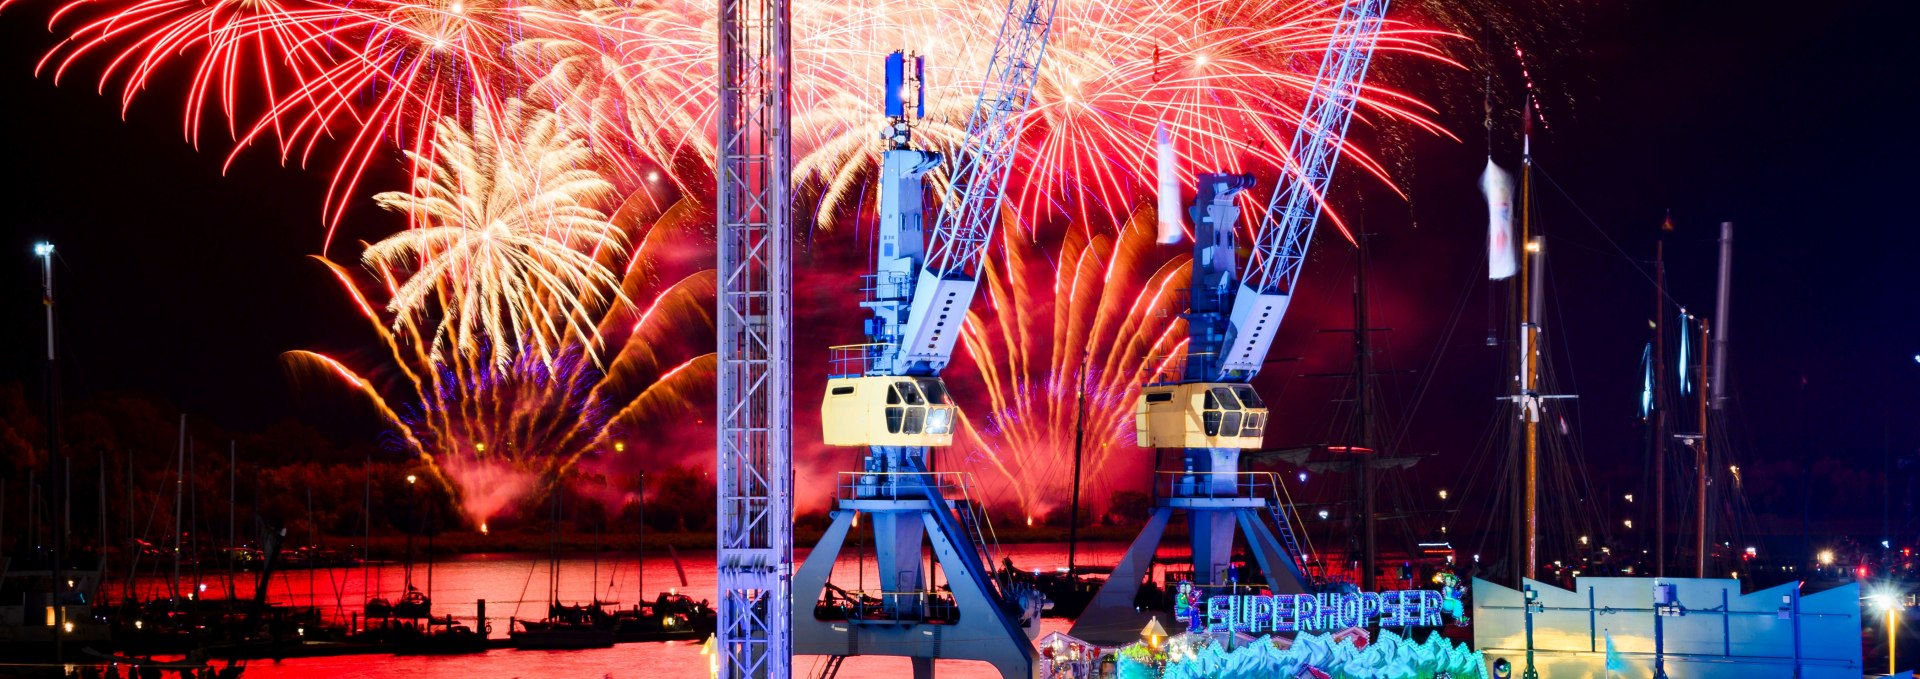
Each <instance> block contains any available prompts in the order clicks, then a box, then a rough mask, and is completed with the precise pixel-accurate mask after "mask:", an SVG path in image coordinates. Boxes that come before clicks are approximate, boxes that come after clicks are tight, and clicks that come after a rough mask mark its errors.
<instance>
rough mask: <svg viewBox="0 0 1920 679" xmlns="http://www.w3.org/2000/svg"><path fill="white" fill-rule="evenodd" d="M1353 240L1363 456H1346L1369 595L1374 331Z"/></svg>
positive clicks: (1363, 247)
mask: <svg viewBox="0 0 1920 679" xmlns="http://www.w3.org/2000/svg"><path fill="white" fill-rule="evenodd" d="M1354 240H1355V243H1356V246H1357V247H1358V250H1359V252H1358V255H1357V260H1356V262H1355V265H1354V273H1353V408H1354V410H1353V415H1354V426H1355V428H1356V429H1357V430H1358V431H1357V432H1356V434H1358V435H1357V436H1355V437H1354V440H1353V443H1354V446H1355V447H1357V448H1359V449H1360V450H1362V451H1365V452H1363V453H1356V451H1349V453H1350V454H1352V455H1351V456H1352V458H1353V461H1354V464H1356V465H1358V466H1359V470H1358V473H1357V474H1355V475H1354V479H1355V483H1356V484H1357V485H1359V491H1360V517H1359V518H1360V534H1361V538H1360V567H1361V570H1360V583H1361V584H1360V588H1361V589H1362V590H1363V591H1368V592H1371V591H1374V589H1375V587H1374V580H1375V579H1376V578H1377V577H1378V574H1379V571H1380V566H1379V563H1378V562H1379V554H1380V552H1379V543H1378V540H1377V535H1376V532H1375V525H1374V493H1373V458H1374V457H1376V456H1378V455H1379V451H1378V450H1377V449H1375V448H1374V440H1373V402H1372V398H1371V396H1369V392H1368V389H1367V380H1369V379H1371V378H1372V377H1373V344H1372V341H1371V338H1370V337H1369V334H1370V333H1372V332H1373V328H1372V327H1371V326H1370V325H1369V323H1368V320H1367V235H1366V233H1364V232H1361V233H1356V234H1355V239H1354Z"/></svg>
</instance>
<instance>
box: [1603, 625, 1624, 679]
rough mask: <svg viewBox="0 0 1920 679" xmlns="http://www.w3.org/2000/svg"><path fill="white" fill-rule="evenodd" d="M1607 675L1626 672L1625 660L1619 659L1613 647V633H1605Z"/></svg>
mask: <svg viewBox="0 0 1920 679" xmlns="http://www.w3.org/2000/svg"><path fill="white" fill-rule="evenodd" d="M1606 634H1607V673H1608V674H1612V673H1614V672H1626V671H1627V659H1626V658H1622V657H1620V651H1619V650H1618V649H1615V648H1614V647H1613V631H1612V630H1608V631H1607V633H1606Z"/></svg>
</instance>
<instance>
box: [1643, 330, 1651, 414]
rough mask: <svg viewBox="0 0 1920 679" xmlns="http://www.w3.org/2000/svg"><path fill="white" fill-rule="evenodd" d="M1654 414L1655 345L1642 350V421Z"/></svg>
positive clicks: (1649, 344) (1648, 344)
mask: <svg viewBox="0 0 1920 679" xmlns="http://www.w3.org/2000/svg"><path fill="white" fill-rule="evenodd" d="M1651 414H1653V343H1652V342H1648V343H1647V347H1646V348H1645V349H1642V350H1640V419H1643V420H1644V419H1646V418H1647V416H1648V415H1651Z"/></svg>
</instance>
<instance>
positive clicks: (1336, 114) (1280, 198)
mask: <svg viewBox="0 0 1920 679" xmlns="http://www.w3.org/2000/svg"><path fill="white" fill-rule="evenodd" d="M1388 4H1389V2H1388V0H1347V1H1346V2H1345V3H1344V6H1343V7H1341V10H1340V19H1339V23H1338V25H1337V26H1336V28H1335V30H1334V36H1333V39H1332V41H1331V42H1330V44H1329V45H1328V48H1327V52H1326V55H1325V56H1324V57H1322V58H1321V62H1320V71H1319V74H1318V75H1317V76H1316V77H1315V78H1314V83H1313V89H1312V90H1311V92H1310V93H1309V96H1308V99H1307V102H1306V104H1305V105H1304V106H1302V107H1301V120H1300V127H1299V129H1297V130H1295V131H1294V137H1293V144H1292V145H1291V146H1290V147H1288V148H1289V151H1290V153H1289V156H1288V167H1287V168H1286V171H1285V172H1283V173H1282V174H1281V177H1280V180H1279V182H1278V184H1277V185H1276V186H1275V187H1274V192H1273V196H1272V197H1271V198H1270V200H1269V201H1268V203H1267V209H1266V211H1265V212H1264V213H1262V216H1261V223H1260V225H1259V227H1258V228H1256V229H1255V236H1254V247H1253V253H1252V257H1251V260H1250V261H1249V262H1248V266H1247V269H1246V272H1245V274H1244V275H1243V276H1242V278H1241V279H1240V280H1241V284H1240V286H1239V287H1238V289H1236V290H1235V291H1234V295H1233V302H1232V304H1231V308H1232V313H1231V315H1230V316H1229V320H1228V323H1227V332H1226V335H1227V336H1226V337H1225V338H1224V342H1223V343H1222V344H1221V345H1220V346H1214V347H1205V346H1194V345H1189V356H1192V355H1193V354H1194V352H1198V351H1218V352H1221V355H1222V357H1223V358H1222V361H1221V364H1220V374H1219V375H1218V379H1228V378H1230V377H1231V378H1237V379H1240V380H1242V381H1244V380H1250V379H1252V376H1253V375H1254V374H1257V373H1258V372H1259V370H1260V365H1261V363H1263V362H1264V361H1265V359H1266V355H1267V349H1268V348H1269V347H1270V346H1271V345H1272V343H1273V336H1274V332H1275V331H1276V330H1278V328H1279V325H1280V321H1281V320H1282V318H1283V317H1284V316H1285V315H1286V310H1287V303H1288V301H1289V299H1290V298H1291V297H1292V296H1293V291H1294V285H1295V284H1296V283H1297V282H1298V281H1299V279H1300V272H1301V270H1302V269H1303V267H1304V265H1305V264H1306V257H1307V248H1308V247H1309V246H1311V245H1312V241H1313V231H1314V227H1315V226H1316V225H1318V223H1319V221H1320V214H1321V212H1322V211H1323V207H1324V205H1325V197H1326V190H1327V185H1328V183H1329V181H1331V180H1332V178H1333V171H1334V168H1335V167H1336V166H1337V165H1338V164H1339V162H1340V154H1341V151H1342V149H1344V148H1345V144H1346V135H1347V126H1348V124H1349V123H1351V122H1352V120H1353V111H1354V108H1355V107H1356V106H1358V105H1359V102H1360V93H1361V90H1362V88H1363V83H1364V82H1365V80H1366V76H1367V66H1368V64H1369V63H1370V62H1371V61H1372V59H1373V49H1374V46H1375V45H1377V44H1378V43H1379V39H1380V30H1381V29H1382V27H1383V26H1384V25H1385V21H1386V14H1387V6H1388ZM1223 306H1225V305H1223Z"/></svg>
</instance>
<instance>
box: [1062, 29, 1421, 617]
mask: <svg viewBox="0 0 1920 679" xmlns="http://www.w3.org/2000/svg"><path fill="white" fill-rule="evenodd" d="M1340 2H1341V7H1340V16H1339V19H1338V24H1337V25H1336V27H1335V29H1334V35H1333V38H1332V41H1331V42H1330V43H1329V45H1328V48H1327V52H1326V54H1325V55H1324V56H1323V57H1322V59H1321V62H1320V70H1319V73H1318V75H1316V76H1315V79H1314V83H1313V89H1312V90H1311V92H1309V94H1308V98H1307V101H1306V103H1305V105H1304V106H1303V107H1302V108H1301V112H1302V115H1301V123H1300V127H1299V129H1298V130H1296V131H1295V133H1294V137H1293V143H1292V145H1291V146H1289V147H1288V149H1287V151H1288V153H1287V156H1286V158H1287V163H1288V166H1287V167H1285V168H1282V170H1283V171H1282V172H1281V175H1280V179H1279V181H1278V184H1277V186H1276V187H1275V188H1274V192H1273V195H1272V196H1271V197H1270V199H1269V202H1268V204H1267V207H1266V210H1265V211H1264V212H1263V213H1261V215H1260V221H1259V224H1258V226H1257V228H1255V229H1254V243H1253V248H1252V252H1251V257H1250V258H1249V260H1248V261H1247V262H1246V263H1245V266H1244V268H1243V267H1242V266H1241V263H1240V262H1239V261H1238V252H1237V246H1238V244H1237V242H1236V241H1237V233H1236V231H1235V228H1236V223H1237V222H1238V220H1239V217H1240V209H1239V207H1238V206H1237V205H1236V204H1235V200H1236V196H1237V195H1238V194H1239V193H1240V192H1242V191H1244V190H1246V189H1248V188H1250V187H1252V186H1253V184H1254V179H1253V177H1252V176H1251V175H1232V174H1202V175H1200V177H1198V181H1197V182H1196V183H1197V185H1198V188H1199V192H1198V195H1197V196H1196V198H1195V200H1194V203H1193V205H1192V206H1191V207H1190V208H1189V210H1188V215H1189V217H1190V218H1191V219H1192V220H1193V227H1194V229H1193V230H1194V249H1193V267H1192V276H1193V279H1192V285H1191V301H1190V303H1189V305H1188V311H1187V313H1186V314H1185V317H1186V319H1187V329H1188V344H1187V350H1186V356H1185V362H1184V365H1183V367H1182V369H1181V371H1180V374H1179V376H1178V377H1177V378H1175V379H1172V380H1167V381H1161V382H1156V383H1153V384H1148V385H1145V386H1144V387H1142V389H1141V394H1140V398H1139V401H1138V402H1137V403H1136V404H1135V409H1134V412H1135V433H1136V436H1137V441H1136V442H1137V443H1138V444H1139V445H1140V446H1141V447H1146V448H1156V449H1158V448H1179V449H1182V450H1183V455H1182V463H1183V467H1184V468H1183V469H1182V470H1180V471H1174V472H1162V473H1157V474H1156V479H1155V481H1154V483H1155V494H1156V496H1157V501H1156V505H1155V508H1154V511H1153V514H1152V516H1151V517H1150V518H1149V519H1148V522H1147V525H1146V527H1145V528H1143V529H1142V530H1141V532H1140V535H1139V537H1137V538H1135V540H1134V542H1133V544H1132V545H1131V546H1130V547H1129V548H1128V549H1127V552H1126V554H1125V555H1124V556H1123V557H1122V558H1121V561H1120V563H1119V565H1118V566H1116V567H1115V568H1114V571H1113V573H1112V575H1110V576H1109V577H1108V578H1107V581H1106V583H1105V584H1104V585H1102V586H1101V588H1100V590H1099V591H1098V592H1096V593H1095V594H1094V598H1093V600H1092V601H1091V602H1089V604H1088V606H1087V609H1086V611H1085V612H1084V613H1083V614H1082V615H1081V617H1080V618H1079V620H1078V621H1076V624H1075V625H1074V628H1073V632H1072V634H1073V635H1074V636H1076V637H1079V638H1081V639H1085V640H1087V641H1091V642H1094V643H1115V644H1117V643H1124V642H1127V641H1130V640H1132V639H1133V638H1135V637H1138V636H1139V632H1138V630H1139V629H1140V626H1141V623H1143V622H1144V617H1145V615H1146V614H1144V613H1141V612H1139V610H1138V609H1137V608H1136V607H1135V605H1134V600H1135V597H1136V596H1137V594H1138V592H1139V589H1140V584H1141V582H1142V581H1143V580H1144V579H1145V578H1146V576H1147V574H1148V573H1150V572H1151V569H1152V563H1153V554H1154V551H1155V549H1156V548H1157V547H1158V546H1159V543H1160V538H1161V536H1162V534H1164V532H1165V530H1166V527H1167V523H1168V521H1169V520H1170V518H1171V516H1172V514H1173V513H1174V512H1176V511H1180V512H1185V513H1186V514H1187V517H1188V526H1189V531H1188V532H1189V535H1190V540H1191V541H1192V548H1193V555H1192V566H1193V575H1192V577H1193V586H1194V587H1195V588H1196V589H1197V590H1199V591H1203V592H1204V591H1207V590H1208V589H1214V590H1216V591H1217V590H1219V589H1222V588H1225V587H1229V586H1231V585H1232V582H1233V580H1232V577H1231V576H1230V574H1229V573H1228V569H1229V568H1230V567H1231V565H1232V564H1231V558H1232V550H1233V544H1234V537H1235V532H1236V529H1238V530H1239V531H1244V532H1245V534H1246V536H1247V543H1248V546H1249V547H1250V551H1251V552H1252V554H1253V556H1254V559H1255V560H1256V561H1257V562H1258V563H1259V565H1260V570H1261V572H1262V573H1263V574H1264V575H1265V576H1266V579H1267V586H1268V588H1269V589H1271V590H1272V591H1274V592H1275V593H1282V594H1290V593H1302V592H1305V591H1306V588H1307V586H1308V585H1309V581H1308V579H1307V577H1306V575H1305V569H1304V566H1305V560H1304V557H1303V550H1301V548H1300V545H1299V542H1298V541H1297V540H1296V539H1295V536H1294V531H1293V528H1292V520H1291V518H1290V516H1289V514H1290V512H1291V507H1290V503H1289V502H1287V501H1285V500H1284V499H1283V496H1282V493H1283V492H1284V488H1282V487H1281V486H1280V484H1279V483H1278V481H1277V480H1275V479H1274V478H1273V477H1272V476H1271V475H1266V474H1248V473H1242V472H1241V471H1240V452H1241V451H1242V450H1246V449H1250V448H1258V447H1259V446H1260V445H1261V438H1262V436H1263V434H1264V433H1265V428H1266V424H1267V418H1268V416H1269V413H1268V411H1267V407H1266V405H1265V403H1264V402H1262V401H1261V399H1260V396H1259V393H1258V392H1257V391H1256V390H1255V389H1254V388H1253V385H1252V384H1251V382H1252V381H1253V378H1254V377H1255V376H1256V375H1258V374H1259V372H1260V367H1261V364H1262V363H1264V362H1265V361H1266V357H1267V351H1268V349H1269V347H1270V346H1271V345H1272V344H1273V337H1274V334H1275V333H1276V332H1277V331H1278V330H1279V327H1280V321H1281V319H1282V318H1284V317H1285V316H1286V312H1287V305H1288V303H1289V302H1290V301H1291V300H1292V298H1293V294H1294V291H1295V284H1296V283H1297V282H1298V281H1299V279H1300V272H1301V269H1302V267H1303V265H1304V264H1305V263H1306V256H1307V248H1308V246H1309V245H1311V244H1312V241H1313V232H1314V227H1315V226H1316V225H1317V224H1318V223H1319V220H1320V213H1321V212H1322V210H1323V206H1324V200H1325V196H1326V191H1327V186H1328V182H1329V180H1330V179H1331V178H1332V177H1333V170H1334V167H1335V166H1336V165H1337V164H1338V162H1339V160H1340V152H1341V149H1342V147H1343V145H1344V143H1345V139H1346V133H1347V125H1348V123H1349V122H1350V121H1351V120H1352V116H1353V109H1354V107H1355V106H1356V105H1357V104H1358V103H1359V101H1360V93H1361V86H1362V83H1363V81H1364V80H1365V79H1366V74H1367V67H1368V65H1369V63H1370V62H1371V61H1372V57H1373V50H1374V46H1375V45H1376V44H1377V43H1378V41H1379V35H1380V30H1381V27H1382V25H1383V23H1384V21H1385V17H1386V12H1387V6H1388V4H1389V0H1340Z"/></svg>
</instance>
